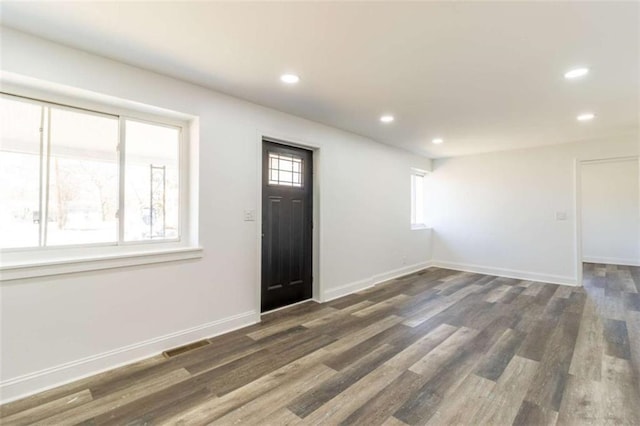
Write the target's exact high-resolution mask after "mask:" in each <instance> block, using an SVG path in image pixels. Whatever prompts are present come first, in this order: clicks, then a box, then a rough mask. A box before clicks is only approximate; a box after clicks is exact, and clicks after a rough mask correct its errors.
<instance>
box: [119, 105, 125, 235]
mask: <svg viewBox="0 0 640 426" xmlns="http://www.w3.org/2000/svg"><path fill="white" fill-rule="evenodd" d="M118 126H119V129H118V130H119V133H118V154H119V157H118V160H119V161H118V244H122V243H123V242H124V221H125V205H124V196H125V194H124V191H125V185H124V183H125V181H124V179H125V151H126V143H125V141H126V126H125V119H124V118H123V117H122V116H120V117H119V119H118Z"/></svg>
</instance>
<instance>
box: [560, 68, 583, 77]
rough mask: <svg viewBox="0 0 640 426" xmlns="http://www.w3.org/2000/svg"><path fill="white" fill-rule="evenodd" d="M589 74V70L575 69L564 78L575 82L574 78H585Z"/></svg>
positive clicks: (565, 74)
mask: <svg viewBox="0 0 640 426" xmlns="http://www.w3.org/2000/svg"><path fill="white" fill-rule="evenodd" d="M587 74H589V68H575V69H572V70H569V71H567V72H566V73H564V78H566V79H567V80H573V79H574V78H580V77H584V76H585V75H587Z"/></svg>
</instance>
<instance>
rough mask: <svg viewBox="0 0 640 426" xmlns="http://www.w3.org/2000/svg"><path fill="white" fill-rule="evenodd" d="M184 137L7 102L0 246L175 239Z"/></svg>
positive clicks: (1, 110) (0, 112) (1, 127)
mask: <svg viewBox="0 0 640 426" xmlns="http://www.w3.org/2000/svg"><path fill="white" fill-rule="evenodd" d="M180 135H181V127H176V126H171V125H165V124H162V123H155V122H154V123H151V122H142V121H138V120H133V119H130V118H127V117H123V116H119V115H115V114H107V113H101V112H93V111H87V110H84V109H80V108H73V107H68V106H60V105H57V104H51V103H47V102H41V101H33V100H30V99H26V98H21V97H17V96H3V97H0V182H2V184H1V185H0V218H1V219H2V220H0V249H15V248H38V247H50V246H56V247H60V246H87V245H114V246H117V245H120V244H123V243H126V242H130V241H148V240H165V241H168V240H172V241H175V240H178V239H179V238H180V230H179V226H178V225H179V207H180V200H179V187H180V186H179V184H180V182H179V174H180V173H179V172H180V170H179V151H180Z"/></svg>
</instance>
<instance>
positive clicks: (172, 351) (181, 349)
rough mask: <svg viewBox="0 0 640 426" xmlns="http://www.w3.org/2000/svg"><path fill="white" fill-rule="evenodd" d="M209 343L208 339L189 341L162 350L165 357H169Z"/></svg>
mask: <svg viewBox="0 0 640 426" xmlns="http://www.w3.org/2000/svg"><path fill="white" fill-rule="evenodd" d="M208 344H209V341H208V340H200V341H198V342H193V343H189V344H188V345H184V346H178V347H177V348H173V349H169V350H168V351H164V352H162V355H164V357H165V358H171V357H174V356H176V355H180V354H183V353H185V352H189V351H192V350H194V349H197V348H201V347H202V346H207V345H208Z"/></svg>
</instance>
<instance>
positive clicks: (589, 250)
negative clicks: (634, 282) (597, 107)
mask: <svg viewBox="0 0 640 426" xmlns="http://www.w3.org/2000/svg"><path fill="white" fill-rule="evenodd" d="M581 171H582V175H581V179H580V181H581V197H580V199H581V204H582V259H583V260H584V261H585V262H596V263H608V264H614V265H637V266H640V205H639V203H640V200H639V199H638V198H639V196H638V194H639V191H640V188H639V186H640V185H639V182H638V159H637V158H633V157H632V158H630V159H618V160H615V161H606V162H589V163H584V164H582V167H581Z"/></svg>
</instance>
